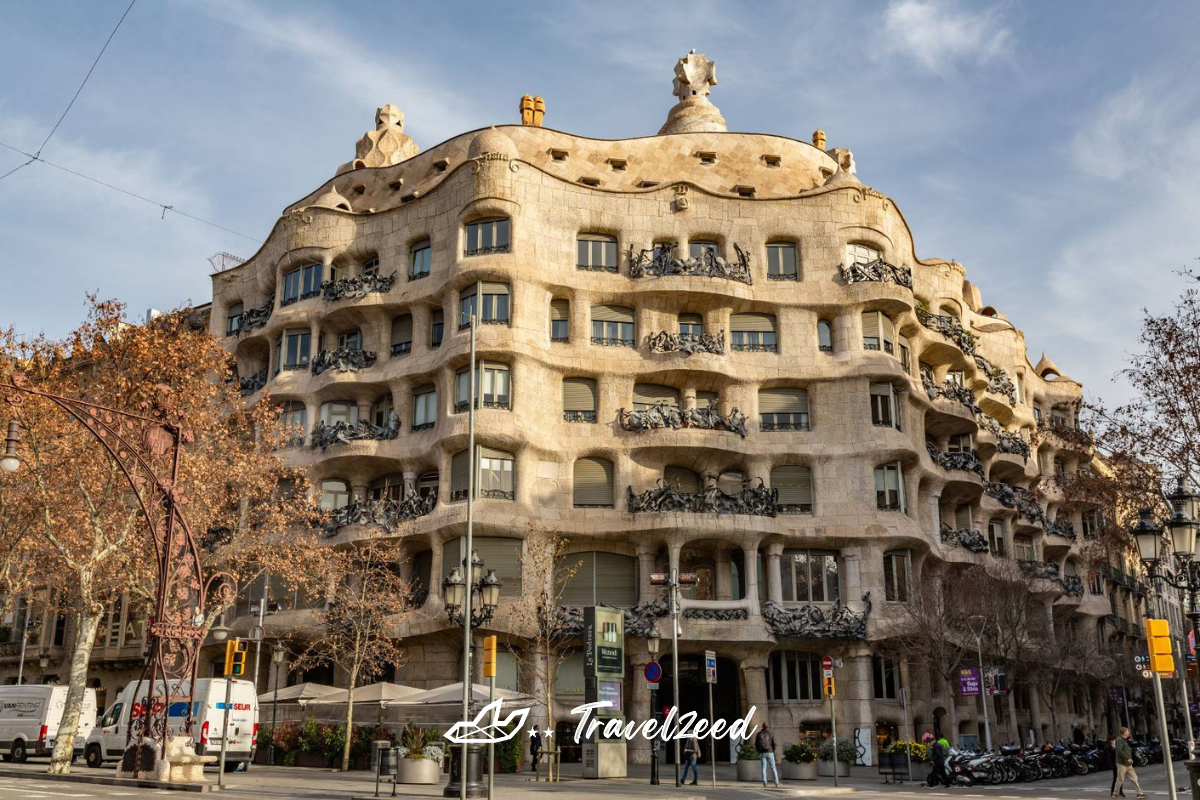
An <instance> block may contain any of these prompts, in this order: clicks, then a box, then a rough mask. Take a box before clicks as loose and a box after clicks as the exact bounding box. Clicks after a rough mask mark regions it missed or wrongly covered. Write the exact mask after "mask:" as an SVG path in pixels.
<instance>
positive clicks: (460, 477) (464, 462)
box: [450, 450, 471, 500]
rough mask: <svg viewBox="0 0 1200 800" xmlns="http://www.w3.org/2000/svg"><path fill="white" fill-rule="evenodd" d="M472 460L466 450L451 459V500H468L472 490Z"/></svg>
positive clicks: (460, 451)
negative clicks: (468, 493)
mask: <svg viewBox="0 0 1200 800" xmlns="http://www.w3.org/2000/svg"><path fill="white" fill-rule="evenodd" d="M470 480H471V458H470V455H469V454H468V453H467V451H466V450H459V451H458V452H457V453H455V454H454V455H453V456H451V457H450V499H451V500H466V499H467V492H468V491H469V490H470Z"/></svg>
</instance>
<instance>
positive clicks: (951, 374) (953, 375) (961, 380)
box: [946, 369, 967, 387]
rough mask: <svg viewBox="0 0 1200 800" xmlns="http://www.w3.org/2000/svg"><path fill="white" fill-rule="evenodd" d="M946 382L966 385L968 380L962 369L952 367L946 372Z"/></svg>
mask: <svg viewBox="0 0 1200 800" xmlns="http://www.w3.org/2000/svg"><path fill="white" fill-rule="evenodd" d="M946 382H947V383H953V384H954V385H955V386H960V387H961V386H966V385H967V381H966V378H965V377H964V375H963V371H962V370H961V369H952V370H949V371H948V372H947V373H946Z"/></svg>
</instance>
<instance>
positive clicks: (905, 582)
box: [883, 550, 912, 603]
mask: <svg viewBox="0 0 1200 800" xmlns="http://www.w3.org/2000/svg"><path fill="white" fill-rule="evenodd" d="M883 599H884V600H887V601H888V602H890V603H907V602H908V601H909V600H911V599H912V556H911V555H910V554H909V552H908V551H907V550H897V551H895V552H892V553H885V554H884V556H883Z"/></svg>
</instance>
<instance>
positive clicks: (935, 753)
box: [926, 736, 950, 786]
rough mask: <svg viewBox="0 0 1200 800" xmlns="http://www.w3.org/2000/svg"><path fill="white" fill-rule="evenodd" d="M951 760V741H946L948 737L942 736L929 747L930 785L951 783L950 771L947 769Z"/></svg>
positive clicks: (947, 784)
mask: <svg viewBox="0 0 1200 800" xmlns="http://www.w3.org/2000/svg"><path fill="white" fill-rule="evenodd" d="M949 761H950V743H949V742H948V741H946V737H944V736H943V737H941V738H939V739H938V740H937V741H935V742H934V743H933V745H932V747H930V748H929V763H930V770H929V778H928V780H927V781H926V783H928V784H929V785H930V786H936V785H937V784H939V783H940V784H941V785H942V786H949V785H950V772H949V770H948V769H947V763H948V762H949Z"/></svg>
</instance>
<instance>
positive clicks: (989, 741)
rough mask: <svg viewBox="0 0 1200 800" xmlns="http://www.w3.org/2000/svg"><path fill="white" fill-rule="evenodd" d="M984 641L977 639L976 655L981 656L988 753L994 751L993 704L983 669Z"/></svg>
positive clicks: (980, 689) (981, 680)
mask: <svg viewBox="0 0 1200 800" xmlns="http://www.w3.org/2000/svg"><path fill="white" fill-rule="evenodd" d="M982 642H983V640H982V639H981V638H980V637H979V636H976V637H975V653H976V655H978V656H979V691H980V697H981V699H982V700H983V733H984V736H985V737H986V739H987V749H988V752H991V750H992V722H991V719H989V716H988V703H990V702H991V696H990V695H989V694H988V689H987V673H986V672H984V668H983V643H982Z"/></svg>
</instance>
